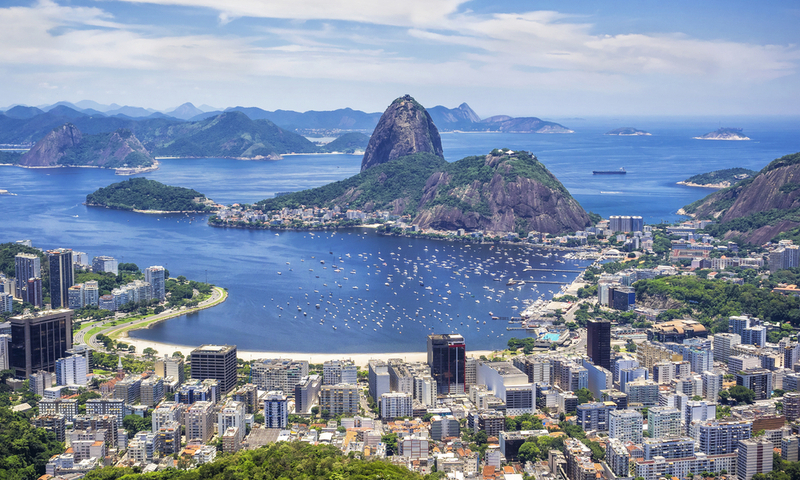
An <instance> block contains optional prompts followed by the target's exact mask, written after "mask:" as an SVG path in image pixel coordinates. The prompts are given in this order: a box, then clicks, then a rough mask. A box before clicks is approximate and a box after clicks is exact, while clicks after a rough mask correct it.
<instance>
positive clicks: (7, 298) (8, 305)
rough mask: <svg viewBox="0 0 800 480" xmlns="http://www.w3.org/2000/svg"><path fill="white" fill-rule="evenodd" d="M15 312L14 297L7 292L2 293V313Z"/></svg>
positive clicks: (0, 300) (0, 294)
mask: <svg viewBox="0 0 800 480" xmlns="http://www.w3.org/2000/svg"><path fill="white" fill-rule="evenodd" d="M13 311H14V295H12V294H10V293H6V292H0V312H3V313H6V312H13Z"/></svg>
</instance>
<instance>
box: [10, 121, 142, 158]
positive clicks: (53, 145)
mask: <svg viewBox="0 0 800 480" xmlns="http://www.w3.org/2000/svg"><path fill="white" fill-rule="evenodd" d="M153 162H154V161H153V157H151V156H150V154H149V153H148V151H147V150H146V149H145V148H144V146H142V144H141V142H139V140H138V139H137V138H136V136H134V135H133V134H132V133H131V132H130V131H129V130H124V129H121V130H117V131H115V132H111V133H101V134H97V135H84V134H83V133H81V131H80V130H78V128H77V127H76V126H75V125H73V124H71V123H67V124H64V125H62V126H60V127H57V128H55V129H53V130H52V131H51V132H50V133H48V134H47V135H45V137H44V138H42V139H41V140H39V141H38V142H36V145H34V146H33V148H31V149H30V150H29V151H28V152H27V153H26V154H25V155H23V156H22V158H21V159H20V162H19V164H20V165H22V166H26V167H54V166H95V167H105V168H118V167H122V166H124V165H127V166H129V167H141V166H150V165H153Z"/></svg>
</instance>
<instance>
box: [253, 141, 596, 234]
mask: <svg viewBox="0 0 800 480" xmlns="http://www.w3.org/2000/svg"><path fill="white" fill-rule="evenodd" d="M301 205H304V206H308V207H311V206H314V207H325V208H331V207H334V206H338V207H339V208H340V209H343V210H346V209H348V208H349V209H358V210H363V211H368V212H369V211H378V210H385V211H390V212H392V213H394V214H397V215H408V216H410V217H411V218H412V219H413V222H414V223H415V224H417V225H419V226H421V227H423V228H427V227H431V228H435V229H440V230H456V229H459V228H464V229H466V230H468V231H474V230H491V231H501V232H511V231H517V230H524V231H531V230H536V231H539V232H547V233H553V234H555V233H563V232H568V231H573V232H574V231H576V230H580V229H581V228H583V227H585V226H586V225H588V224H589V217H588V215H587V213H586V212H585V211H584V210H583V208H581V206H580V205H579V204H578V202H577V201H576V200H575V199H574V198H572V196H571V195H570V194H569V192H568V191H567V189H566V188H565V187H564V186H563V185H562V184H561V182H559V181H558V179H557V178H556V177H555V176H554V175H553V174H552V173H550V172H549V171H548V170H547V168H546V167H545V166H544V165H543V164H542V163H541V162H539V160H538V159H537V158H536V157H535V156H533V155H531V154H530V153H528V152H524V151H519V152H512V151H509V150H507V149H506V150H494V151H492V152H491V153H490V154H488V155H482V156H475V157H466V158H463V159H461V160H459V161H457V162H453V163H448V162H447V161H445V160H444V159H443V158H441V157H439V156H437V155H433V154H431V153H416V154H414V155H409V156H405V157H401V158H398V159H395V160H391V161H388V162H386V163H381V164H377V165H374V166H372V167H370V168H369V169H367V170H364V171H362V172H361V173H359V174H358V175H355V176H353V177H350V178H348V179H345V180H342V181H339V182H334V183H331V184H328V185H325V186H323V187H319V188H314V189H311V190H304V191H301V192H295V193H291V194H288V195H282V196H280V197H277V198H271V199H267V200H262V201H261V202H258V204H257V206H258V207H259V208H260V209H261V210H265V211H270V210H280V209H281V208H284V207H288V208H297V207H299V206H301Z"/></svg>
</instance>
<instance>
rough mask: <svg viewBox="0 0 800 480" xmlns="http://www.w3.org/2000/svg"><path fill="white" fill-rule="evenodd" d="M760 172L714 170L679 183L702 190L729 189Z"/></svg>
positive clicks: (735, 169)
mask: <svg viewBox="0 0 800 480" xmlns="http://www.w3.org/2000/svg"><path fill="white" fill-rule="evenodd" d="M757 173H758V172H756V171H755V170H750V169H748V168H738V167H737V168H726V169H723V170H714V171H713V172H708V173H701V174H699V175H694V176H692V177H689V178H687V179H686V180H681V181H680V182H677V184H678V185H685V186H687V187H702V188H716V189H720V188H727V187H730V186H731V185H733V184H734V183H736V182H738V181H740V180H744V179H746V178H750V177H752V176H753V175H756V174H757Z"/></svg>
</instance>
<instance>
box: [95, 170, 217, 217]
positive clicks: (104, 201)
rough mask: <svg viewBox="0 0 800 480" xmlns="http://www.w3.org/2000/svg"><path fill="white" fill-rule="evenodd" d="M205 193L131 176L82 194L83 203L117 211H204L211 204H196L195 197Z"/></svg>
mask: <svg viewBox="0 0 800 480" xmlns="http://www.w3.org/2000/svg"><path fill="white" fill-rule="evenodd" d="M198 197H199V198H202V199H205V195H203V194H202V193H200V192H198V191H197V190H192V189H190V188H183V187H171V186H169V185H164V184H163V183H160V182H157V181H155V180H148V179H146V178H132V179H130V180H126V181H124V182H119V183H114V184H111V185H109V186H107V187H104V188H101V189H98V190H97V191H95V192H94V193H90V194H89V195H86V204H87V205H89V206H94V207H107V208H114V209H118V210H145V211H159V212H207V211H211V210H213V208H212V207H211V206H208V205H204V204H202V203H197V202H195V201H194V199H195V198H198Z"/></svg>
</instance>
